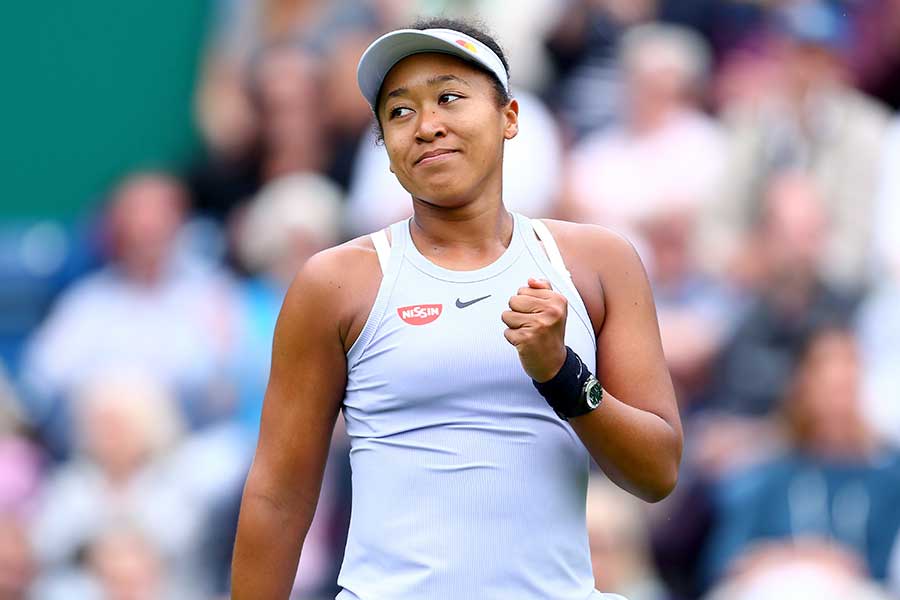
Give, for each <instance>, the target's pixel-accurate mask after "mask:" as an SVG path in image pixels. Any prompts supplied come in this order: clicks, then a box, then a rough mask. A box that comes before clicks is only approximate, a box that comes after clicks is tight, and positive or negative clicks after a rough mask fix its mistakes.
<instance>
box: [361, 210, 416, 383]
mask: <svg viewBox="0 0 900 600" xmlns="http://www.w3.org/2000/svg"><path fill="white" fill-rule="evenodd" d="M406 227H407V221H400V222H398V223H394V224H393V225H391V226H390V230H391V242H388V239H387V233H386V229H380V230H378V231H376V232H375V233H372V234H369V235H370V237H371V238H372V243H373V244H374V245H375V252H376V254H377V255H378V264H379V265H380V266H381V283H380V284H379V286H378V294H377V295H376V296H375V302H374V303H373V304H372V309H371V310H370V311H369V316H368V317H367V318H366V324H365V325H363V329H362V331H361V332H360V334H359V337H358V338H357V339H356V341H355V342H353V346H351V347H350V350H348V351H347V368H351V367H352V366H353V365H354V364H356V363H357V362H358V361H359V359H360V357H361V356H362V353H363V351H365V349H366V347H367V346H368V345H369V342H370V341H371V340H372V336H374V335H375V331H376V330H377V329H378V325H379V324H380V323H381V320H382V318H383V317H384V313H385V310H386V309H387V306H388V304H389V303H390V300H391V295H392V294H393V292H394V286H395V285H396V284H397V279H398V278H399V276H400V266H401V263H402V262H403V252H404V248H405V247H406V237H405V236H404V233H405V230H406Z"/></svg>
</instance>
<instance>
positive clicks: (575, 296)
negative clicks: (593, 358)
mask: <svg viewBox="0 0 900 600" xmlns="http://www.w3.org/2000/svg"><path fill="white" fill-rule="evenodd" d="M515 217H516V218H517V219H519V222H520V223H522V224H523V226H522V228H521V230H522V233H524V234H525V238H526V242H525V243H526V246H527V247H528V248H529V250H530V252H531V254H532V257H533V258H534V260H535V261H537V263H538V265H539V266H540V265H543V267H542V268H543V269H545V270H546V272H547V276H548V278H549V280H550V283H551V285H553V287H554V288H555V289H557V290H559V291H560V292H562V293H563V294H564V295H565V296H566V297H567V298H568V299H569V306H570V308H572V309H574V312H575V314H577V315H578V318H579V319H580V320H581V322H582V323H583V324H584V326H585V327H586V328H587V330H588V331H589V332H590V333H591V335H593V332H594V328H593V325H592V324H591V318H590V315H589V313H588V311H587V307H586V306H585V304H584V299H583V298H582V297H581V293H580V292H579V291H578V288H577V287H576V286H575V282H574V281H573V280H572V274H571V273H570V272H569V269H568V268H566V262H565V260H563V256H562V253H561V252H560V251H559V245H558V244H557V243H556V239H555V238H554V237H553V234H552V233H550V229H549V228H548V227H547V225H545V224H544V222H543V221H541V220H540V219H529V218H528V217H526V216H524V215H520V214H517V213H515ZM532 232H533V233H532Z"/></svg>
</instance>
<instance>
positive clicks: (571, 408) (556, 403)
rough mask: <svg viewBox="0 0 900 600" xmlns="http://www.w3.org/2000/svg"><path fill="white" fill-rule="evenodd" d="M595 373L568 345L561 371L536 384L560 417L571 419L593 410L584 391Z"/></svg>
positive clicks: (534, 382) (535, 382)
mask: <svg viewBox="0 0 900 600" xmlns="http://www.w3.org/2000/svg"><path fill="white" fill-rule="evenodd" d="M592 377H593V375H592V374H591V372H590V370H588V368H587V366H586V365H585V364H584V363H583V362H582V361H581V358H580V357H579V356H578V355H577V354H576V353H575V351H574V350H572V349H571V348H569V347H568V346H566V360H565V362H563V366H562V368H560V370H559V372H558V373H557V374H556V375H555V376H554V377H553V379H550V380H548V381H544V382H538V381H535V380H534V379H532V380H531V383H533V384H534V387H535V389H536V390H537V391H538V393H539V394H540V395H541V396H543V397H544V399H545V400H546V401H547V403H548V404H549V405H550V407H551V408H552V409H553V410H554V411H556V414H557V415H558V416H559V418H561V419H563V420H566V421H567V420H569V419H571V418H574V417H580V416H581V415H585V414H587V413H589V412H591V411H592V410H593V409H594V408H596V407H591V406H589V405H588V403H587V402H585V401H584V398H583V395H582V392H583V390H584V386H585V384H586V383H587V382H588V380H589V379H591V378H592Z"/></svg>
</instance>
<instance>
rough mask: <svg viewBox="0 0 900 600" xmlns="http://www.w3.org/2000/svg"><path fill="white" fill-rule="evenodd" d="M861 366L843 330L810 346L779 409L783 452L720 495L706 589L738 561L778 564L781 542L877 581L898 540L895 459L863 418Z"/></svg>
mask: <svg viewBox="0 0 900 600" xmlns="http://www.w3.org/2000/svg"><path fill="white" fill-rule="evenodd" d="M859 359H860V357H859V353H858V350H857V347H856V341H855V339H854V337H853V334H852V332H851V331H850V330H848V329H844V328H840V327H825V328H823V329H819V330H817V331H816V332H815V333H813V334H812V335H811V336H810V337H809V338H808V340H807V344H806V346H805V348H804V349H803V351H802V352H801V355H800V361H799V363H798V366H797V369H796V370H795V371H794V373H793V374H792V377H791V381H790V386H789V387H788V389H787V392H786V394H785V397H784V403H783V406H782V407H781V413H782V415H783V418H784V425H785V428H786V432H787V438H788V440H789V443H790V446H789V449H788V450H787V452H786V453H785V454H784V455H783V456H780V457H778V458H775V459H773V460H771V461H769V462H766V463H764V464H762V465H759V466H757V467H755V468H751V469H749V470H744V471H741V472H738V473H736V474H735V475H734V476H732V477H726V478H724V479H723V480H722V481H721V483H720V485H719V487H718V493H717V500H718V504H719V510H718V518H717V526H716V528H715V531H714V533H713V536H712V537H711V540H710V542H709V545H708V547H707V552H706V555H705V564H706V565H707V569H708V571H707V573H708V574H709V575H710V577H711V580H715V579H717V578H719V577H721V576H722V575H723V574H724V573H726V572H727V570H728V569H729V568H732V567H735V565H737V567H736V568H740V564H739V563H738V562H736V561H738V560H739V559H740V558H741V557H744V559H745V560H748V559H749V558H748V557H751V556H752V557H753V559H754V562H760V561H763V560H765V561H766V562H770V563H771V562H779V561H773V560H771V559H772V558H773V556H775V557H777V556H778V553H779V552H783V550H782V549H783V548H786V547H787V546H786V545H785V544H780V543H779V542H790V541H792V540H796V541H801V542H802V541H804V540H808V541H807V542H806V543H807V544H808V545H809V547H811V548H819V547H821V546H826V547H831V546H832V545H835V546H837V547H839V548H840V547H843V548H844V549H846V551H847V552H850V553H851V554H855V555H856V556H858V560H859V562H860V564H862V565H864V567H863V572H864V573H868V574H869V575H871V576H872V577H874V578H875V579H877V580H880V581H884V580H885V578H886V576H887V574H888V564H889V560H890V555H891V552H892V551H893V549H894V547H895V544H896V540H897V536H898V532H900V511H898V510H897V507H898V506H900V454H898V453H897V452H896V451H894V450H890V449H886V448H884V447H883V446H881V445H880V444H879V442H878V438H877V436H875V435H874V434H873V432H872V431H871V429H870V428H869V427H868V425H867V424H866V422H865V420H864V418H863V415H862V410H861V409H862V406H861V388H860V384H861V381H860V376H861V373H860V362H859ZM767 540H768V541H771V542H773V543H772V544H771V545H769V546H757V544H758V543H759V542H763V541H767ZM754 548H756V549H755V550H754ZM797 549H798V547H796V546H795V547H794V548H793V550H794V551H796V550H797ZM781 562H782V563H783V561H781ZM776 596H778V597H793V596H792V595H791V594H790V592H787V593H781V594H776Z"/></svg>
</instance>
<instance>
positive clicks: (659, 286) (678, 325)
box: [640, 213, 740, 418]
mask: <svg viewBox="0 0 900 600" xmlns="http://www.w3.org/2000/svg"><path fill="white" fill-rule="evenodd" d="M692 234H693V227H692V222H691V220H690V218H689V217H688V216H687V215H685V214H683V213H674V214H671V215H662V216H660V217H657V218H655V219H651V220H647V221H645V222H643V224H642V225H641V227H640V235H641V237H642V238H643V240H644V242H645V246H646V254H647V257H646V259H645V264H646V266H647V271H648V275H649V277H650V283H651V285H652V287H653V297H654V300H655V302H656V312H657V316H658V319H659V328H660V334H661V336H662V343H663V351H664V352H665V355H666V363H667V364H668V366H669V372H670V373H671V375H672V382H673V384H674V385H675V393H676V396H677V398H678V403H679V407H680V409H681V414H682V418H686V417H688V416H689V415H690V414H691V413H692V412H693V411H694V410H696V406H697V405H698V404H702V399H703V396H704V394H705V393H706V391H707V388H708V385H709V380H710V375H711V373H710V369H711V367H712V364H713V361H714V359H715V358H716V356H717V355H718V352H719V351H720V349H721V347H722V344H723V343H724V341H725V340H726V339H728V336H729V335H730V333H731V331H732V329H733V327H734V326H735V324H736V323H735V317H734V315H735V313H736V312H737V309H738V306H739V304H740V303H739V301H738V298H737V297H736V295H735V294H734V293H733V292H731V291H730V290H728V289H726V288H725V287H724V286H723V285H722V284H721V283H720V282H719V281H716V280H715V279H713V278H712V277H710V276H709V275H707V274H705V273H703V272H701V271H700V270H699V269H698V267H697V263H696V261H695V260H694V256H693V253H692Z"/></svg>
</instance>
